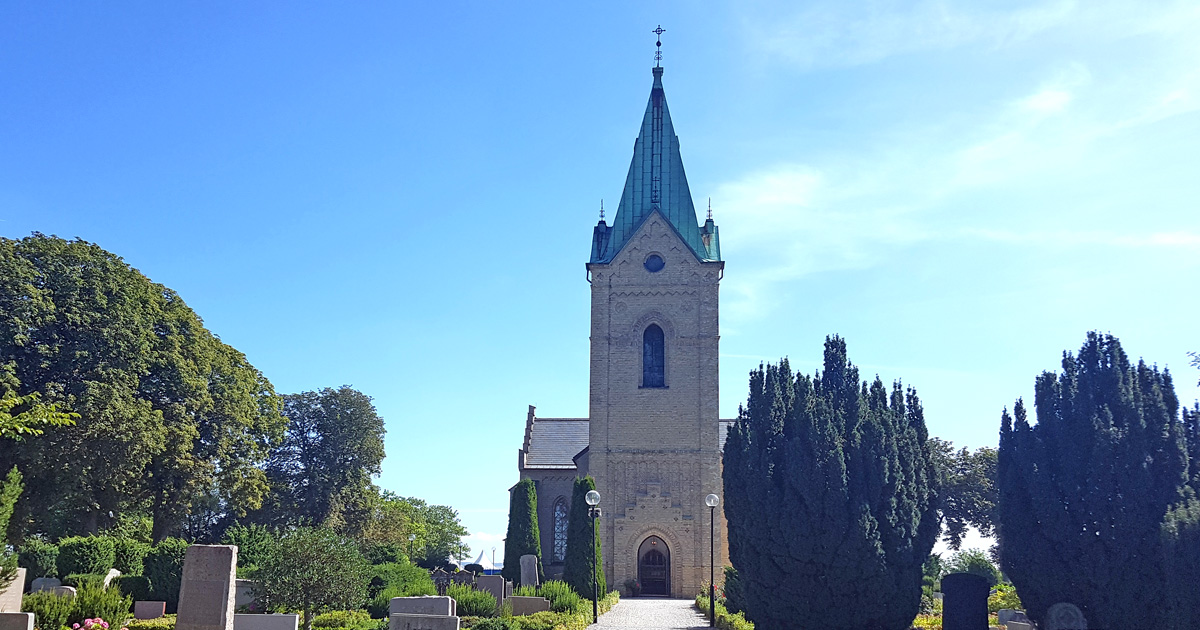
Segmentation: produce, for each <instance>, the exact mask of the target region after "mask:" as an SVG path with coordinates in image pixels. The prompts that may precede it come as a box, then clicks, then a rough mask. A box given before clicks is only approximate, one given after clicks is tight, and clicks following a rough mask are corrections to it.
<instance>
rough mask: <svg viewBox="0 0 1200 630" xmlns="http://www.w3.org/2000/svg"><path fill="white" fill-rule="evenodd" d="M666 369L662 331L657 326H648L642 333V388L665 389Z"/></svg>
mask: <svg viewBox="0 0 1200 630" xmlns="http://www.w3.org/2000/svg"><path fill="white" fill-rule="evenodd" d="M666 367H667V361H666V353H665V352H664V350H663V331H662V329H661V328H659V327H658V324H650V325H649V326H647V327H646V332H644V333H642V387H666V386H667V378H666Z"/></svg>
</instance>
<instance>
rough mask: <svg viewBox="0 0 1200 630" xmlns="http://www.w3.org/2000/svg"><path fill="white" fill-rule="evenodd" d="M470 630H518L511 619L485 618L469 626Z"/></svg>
mask: <svg viewBox="0 0 1200 630" xmlns="http://www.w3.org/2000/svg"><path fill="white" fill-rule="evenodd" d="M471 630H519V628H518V626H517V624H516V623H514V622H513V620H512V618H509V619H505V618H504V617H485V618H483V619H480V620H479V621H477V622H475V624H474V625H472V626H471Z"/></svg>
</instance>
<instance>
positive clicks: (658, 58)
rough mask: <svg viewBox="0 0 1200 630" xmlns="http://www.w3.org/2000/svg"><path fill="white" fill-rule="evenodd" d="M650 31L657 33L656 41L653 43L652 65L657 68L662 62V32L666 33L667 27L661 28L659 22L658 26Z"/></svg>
mask: <svg viewBox="0 0 1200 630" xmlns="http://www.w3.org/2000/svg"><path fill="white" fill-rule="evenodd" d="M650 32H651V33H654V34H655V35H658V41H657V42H655V43H654V46H655V48H654V67H655V68H657V67H659V65H660V64H661V63H662V34H663V33H666V32H667V29H665V28H663V27H662V24H659V25H658V28H656V29H654V30H653V31H650Z"/></svg>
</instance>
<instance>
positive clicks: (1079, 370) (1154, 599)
mask: <svg viewBox="0 0 1200 630" xmlns="http://www.w3.org/2000/svg"><path fill="white" fill-rule="evenodd" d="M1034 400H1035V404H1036V409H1037V424H1036V425H1032V426H1031V425H1030V423H1029V420H1028V418H1027V415H1026V410H1025V405H1024V403H1023V402H1022V401H1021V400H1018V401H1017V403H1016V406H1015V408H1014V410H1013V415H1012V416H1010V415H1009V414H1008V412H1007V410H1006V411H1005V412H1004V414H1003V416H1002V419H1001V429H1000V452H999V461H998V467H997V468H998V476H999V478H998V486H999V493H1000V502H999V510H998V522H997V534H998V537H999V543H1000V560H1001V567H1002V568H1003V570H1004V572H1005V574H1006V575H1007V576H1008V577H1009V578H1010V579H1011V580H1012V582H1013V584H1014V585H1015V586H1016V587H1017V592H1018V593H1019V594H1020V596H1021V601H1022V603H1024V604H1025V606H1026V609H1027V611H1028V613H1029V616H1030V617H1031V618H1032V619H1034V620H1035V621H1041V620H1042V619H1043V617H1044V616H1045V614H1046V611H1047V609H1048V608H1049V607H1050V606H1051V605H1053V604H1055V603H1057V602H1071V603H1073V604H1075V605H1077V606H1079V607H1080V609H1082V611H1083V613H1084V616H1085V617H1087V620H1088V623H1089V624H1091V625H1093V626H1094V627H1098V628H1116V627H1138V628H1143V627H1144V628H1152V627H1153V628H1162V627H1170V626H1169V624H1170V622H1171V620H1170V619H1169V615H1164V613H1165V612H1166V611H1167V608H1166V605H1167V603H1168V602H1167V599H1169V598H1168V597H1167V590H1166V589H1167V582H1168V581H1169V580H1168V578H1167V575H1166V572H1165V571H1164V567H1163V564H1162V560H1161V559H1162V554H1163V553H1164V550H1163V546H1164V538H1169V536H1170V534H1169V533H1168V532H1167V531H1166V530H1165V529H1164V526H1163V523H1164V517H1165V515H1166V513H1167V511H1168V510H1169V509H1171V507H1172V506H1173V505H1178V504H1179V502H1180V501H1181V500H1182V499H1183V498H1184V487H1185V484H1186V481H1187V468H1188V461H1187V438H1186V436H1185V433H1184V430H1183V427H1182V426H1181V425H1180V422H1179V420H1178V418H1177V413H1178V410H1179V403H1178V401H1177V399H1176V398H1175V393H1174V389H1173V387H1172V384H1171V377H1170V375H1169V374H1168V373H1166V372H1160V371H1159V370H1158V368H1156V367H1151V366H1148V365H1146V363H1145V362H1141V361H1139V362H1138V364H1137V365H1136V366H1134V365H1132V364H1131V363H1130V362H1129V359H1128V358H1127V357H1126V355H1125V352H1124V351H1123V350H1122V349H1121V345H1120V343H1119V342H1118V341H1117V339H1116V338H1115V337H1113V336H1112V335H1101V334H1098V333H1095V332H1092V333H1089V334H1088V337H1087V341H1086V342H1085V343H1084V345H1083V347H1082V348H1081V349H1080V351H1079V356H1077V357H1076V356H1073V355H1071V354H1070V353H1069V352H1065V353H1063V359H1062V373H1061V374H1055V373H1053V372H1044V373H1042V375H1041V376H1039V377H1038V378H1037V380H1036V387H1035V399H1034ZM1185 516H1186V515H1185V514H1183V513H1181V514H1180V519H1181V522H1180V523H1178V524H1177V525H1178V527H1177V528H1176V530H1175V531H1178V530H1180V529H1186V528H1185V527H1183V525H1184V523H1183V522H1182V521H1186V520H1187V519H1185V518H1184V517H1185ZM1192 588H1195V587H1194V586H1193V587H1192ZM1131 624H1132V625H1131ZM1188 627H1194V624H1192V625H1191V626H1188Z"/></svg>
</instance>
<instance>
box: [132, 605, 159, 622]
mask: <svg viewBox="0 0 1200 630" xmlns="http://www.w3.org/2000/svg"><path fill="white" fill-rule="evenodd" d="M166 612H167V602H155V601H145V602H133V618H134V619H158V618H159V617H161V616H163V615H165V614H166Z"/></svg>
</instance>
